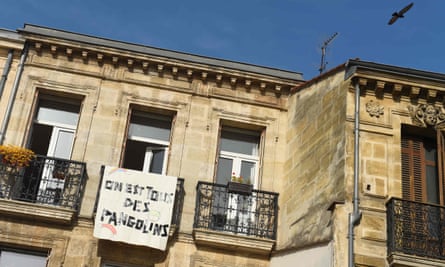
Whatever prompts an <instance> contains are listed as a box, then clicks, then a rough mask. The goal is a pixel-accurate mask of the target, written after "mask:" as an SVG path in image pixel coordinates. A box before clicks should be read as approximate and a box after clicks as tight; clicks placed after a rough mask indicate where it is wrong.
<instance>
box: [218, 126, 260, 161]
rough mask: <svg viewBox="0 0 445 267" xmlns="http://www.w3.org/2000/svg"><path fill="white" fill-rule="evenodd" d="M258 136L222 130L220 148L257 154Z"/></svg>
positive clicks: (246, 153)
mask: <svg viewBox="0 0 445 267" xmlns="http://www.w3.org/2000/svg"><path fill="white" fill-rule="evenodd" d="M259 140H260V137H259V135H258V134H256V135H251V134H246V133H242V132H235V131H234V132H232V131H224V130H223V131H222V133H221V150H223V151H229V152H234V153H240V154H245V155H252V156H257V155H258V145H259Z"/></svg>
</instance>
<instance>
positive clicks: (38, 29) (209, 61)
mask: <svg viewBox="0 0 445 267" xmlns="http://www.w3.org/2000/svg"><path fill="white" fill-rule="evenodd" d="M18 32H19V33H22V34H35V35H42V36H47V37H52V38H57V39H65V40H69V41H75V42H81V43H85V44H90V45H96V46H97V45H99V46H105V47H109V48H114V49H121V50H127V51H131V52H136V53H142V54H148V55H153V56H159V57H166V58H171V59H176V60H181V61H189V62H193V63H199V64H205V65H210V66H216V67H224V68H228V69H234V70H240V71H246V72H252V73H257V74H262V75H267V76H273V77H276V78H281V79H288V80H293V81H304V79H303V76H302V74H301V73H300V72H293V71H288V70H282V69H277V68H271V67H265V66H259V65H254V64H249V63H242V62H237V61H230V60H224V59H218V58H213V57H206V56H200V55H195V54H190V53H184V52H178V51H173V50H167V49H162V48H156V47H151V46H145V45H140V44H134V43H128V42H122V41H116V40H112V39H107V38H101V37H95V36H91V35H86V34H79V33H74V32H70V31H64V30H58V29H52V28H48V27H43V26H38V25H33V24H25V25H24V27H23V28H22V29H18Z"/></svg>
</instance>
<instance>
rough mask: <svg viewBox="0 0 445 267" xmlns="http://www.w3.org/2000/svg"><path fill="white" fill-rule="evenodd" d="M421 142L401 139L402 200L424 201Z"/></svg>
mask: <svg viewBox="0 0 445 267" xmlns="http://www.w3.org/2000/svg"><path fill="white" fill-rule="evenodd" d="M422 147H423V146H422V140H420V139H417V138H414V137H410V136H403V137H402V197H403V198H404V199H409V200H414V201H419V202H422V201H424V199H423V198H424V196H425V195H426V194H425V192H424V191H425V186H424V185H423V184H424V183H423V180H424V177H425V175H424V168H423V166H424V162H423V158H424V157H423V156H422Z"/></svg>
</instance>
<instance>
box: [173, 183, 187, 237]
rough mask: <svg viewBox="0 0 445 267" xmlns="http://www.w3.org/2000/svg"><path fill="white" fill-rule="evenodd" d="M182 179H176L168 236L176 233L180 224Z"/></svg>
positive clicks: (182, 202)
mask: <svg viewBox="0 0 445 267" xmlns="http://www.w3.org/2000/svg"><path fill="white" fill-rule="evenodd" d="M184 195H185V190H184V179H183V178H178V183H177V184H176V193H175V203H174V204H173V216H172V222H171V228H172V229H171V230H170V235H172V234H173V233H175V232H176V230H177V228H178V227H179V224H180V223H181V215H182V207H183V206H184Z"/></svg>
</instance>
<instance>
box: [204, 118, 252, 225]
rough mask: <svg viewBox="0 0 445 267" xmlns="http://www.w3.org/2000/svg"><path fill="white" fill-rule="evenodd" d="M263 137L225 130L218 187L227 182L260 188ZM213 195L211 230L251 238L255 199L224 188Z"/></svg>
mask: <svg viewBox="0 0 445 267" xmlns="http://www.w3.org/2000/svg"><path fill="white" fill-rule="evenodd" d="M260 136H261V134H260V133H258V132H255V131H250V130H243V129H237V128H232V127H222V129H221V136H220V140H219V141H220V142H219V152H218V165H217V168H216V183H217V184H220V185H227V184H228V182H230V181H233V182H239V183H244V184H251V185H252V186H253V187H254V188H255V187H256V186H257V185H258V172H259V171H258V170H259V166H258V165H259V145H260ZM216 188H218V189H217V191H216V192H215V194H214V195H213V202H212V221H211V227H212V228H213V229H215V230H223V231H229V232H234V233H241V234H248V232H249V229H250V228H251V224H252V222H254V221H255V218H254V214H255V213H254V209H255V197H253V196H252V195H245V194H238V193H234V192H231V193H229V194H227V191H226V190H225V188H224V187H220V186H218V187H216Z"/></svg>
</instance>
